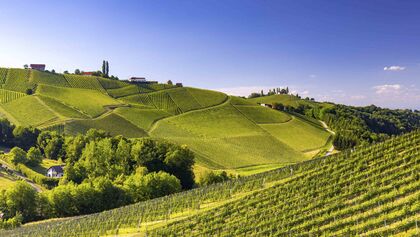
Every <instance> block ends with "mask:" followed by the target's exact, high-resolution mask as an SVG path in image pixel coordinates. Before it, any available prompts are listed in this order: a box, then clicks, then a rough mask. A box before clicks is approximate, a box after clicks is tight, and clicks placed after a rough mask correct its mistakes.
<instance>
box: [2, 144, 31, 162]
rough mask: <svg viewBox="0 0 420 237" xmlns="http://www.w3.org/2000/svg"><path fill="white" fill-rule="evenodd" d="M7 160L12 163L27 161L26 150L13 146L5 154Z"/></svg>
mask: <svg viewBox="0 0 420 237" xmlns="http://www.w3.org/2000/svg"><path fill="white" fill-rule="evenodd" d="M7 156H8V157H7V158H8V160H9V161H10V162H12V163H13V164H14V165H17V164H25V163H27V161H28V160H27V159H26V152H25V151H24V150H23V149H22V148H20V147H13V148H12V149H11V150H10V153H9V154H8V155H7Z"/></svg>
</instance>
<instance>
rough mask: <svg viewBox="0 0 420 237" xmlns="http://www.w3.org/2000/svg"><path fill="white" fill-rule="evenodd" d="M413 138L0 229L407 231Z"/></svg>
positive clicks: (411, 221) (65, 232) (82, 232)
mask: <svg viewBox="0 0 420 237" xmlns="http://www.w3.org/2000/svg"><path fill="white" fill-rule="evenodd" d="M419 142H420V133H419V132H418V131H417V132H413V133H411V134H407V135H403V136H401V137H397V138H393V139H391V140H388V141H385V142H383V143H379V144H375V145H372V146H367V147H357V148H356V150H355V151H353V152H343V153H339V154H337V155H332V156H329V157H324V158H317V159H313V160H310V161H307V162H303V163H300V164H296V165H291V166H287V167H284V168H281V169H276V170H273V171H270V172H267V173H263V174H258V175H254V176H249V177H243V178H238V179H233V180H229V181H227V182H222V183H218V184H216V185H208V186H205V187H201V188H197V189H193V190H190V191H186V192H182V193H178V194H176V195H171V196H168V197H163V198H157V199H154V200H150V201H144V202H139V203H136V204H134V205H129V206H125V207H121V208H118V209H115V210H111V211H106V212H102V213H99V214H94V215H89V216H84V217H83V218H73V219H64V220H56V221H51V222H41V223H37V224H34V225H26V226H23V227H22V228H18V229H15V230H13V231H3V232H0V234H2V235H5V236H11V237H13V236H23V235H29V234H30V235H33V236H38V235H44V236H45V235H52V234H54V233H61V235H62V236H74V234H77V235H79V236H92V235H101V236H102V235H110V234H115V233H116V232H118V230H121V231H126V230H127V231H129V230H133V229H135V231H138V230H140V231H141V232H142V231H143V233H145V232H144V230H145V227H144V226H147V235H148V236H192V235H197V236H219V235H220V236H228V235H235V236H251V235H253V236H267V235H273V236H274V235H276V236H289V235H294V236H305V235H308V236H309V235H311V236H318V235H328V236H357V235H367V236H398V235H401V236H404V235H406V234H407V233H413V236H415V233H416V224H415V223H416V215H417V213H418V211H419V205H418V195H419V192H420V191H419V189H418V185H419V180H418V174H417V173H418V172H416V171H417V170H418V169H419V164H418V157H419V150H418V149H417V147H418V144H419ZM349 217H351V218H349ZM139 220H141V222H140V221H139ZM209 223H211V224H209ZM279 223H282V224H281V225H279ZM143 233H140V234H143Z"/></svg>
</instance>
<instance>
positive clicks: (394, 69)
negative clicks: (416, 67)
mask: <svg viewBox="0 0 420 237" xmlns="http://www.w3.org/2000/svg"><path fill="white" fill-rule="evenodd" d="M403 70H405V67H402V66H389V67H384V71H403Z"/></svg>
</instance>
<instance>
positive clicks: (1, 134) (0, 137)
mask: <svg viewBox="0 0 420 237" xmlns="http://www.w3.org/2000/svg"><path fill="white" fill-rule="evenodd" d="M14 128H15V126H14V125H13V124H11V123H10V122H9V120H7V119H4V118H0V144H2V145H5V146H9V145H11V144H13V138H14V136H13V129H14Z"/></svg>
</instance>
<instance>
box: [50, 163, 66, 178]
mask: <svg viewBox="0 0 420 237" xmlns="http://www.w3.org/2000/svg"><path fill="white" fill-rule="evenodd" d="M63 175H64V170H63V166H61V165H55V166H51V167H50V168H49V169H48V170H47V177H50V178H61V177H63Z"/></svg>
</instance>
